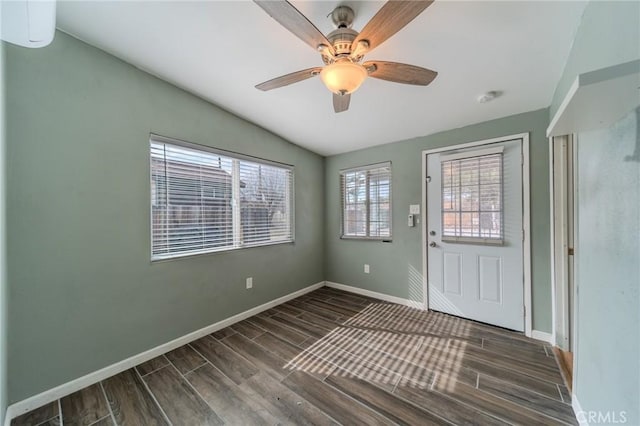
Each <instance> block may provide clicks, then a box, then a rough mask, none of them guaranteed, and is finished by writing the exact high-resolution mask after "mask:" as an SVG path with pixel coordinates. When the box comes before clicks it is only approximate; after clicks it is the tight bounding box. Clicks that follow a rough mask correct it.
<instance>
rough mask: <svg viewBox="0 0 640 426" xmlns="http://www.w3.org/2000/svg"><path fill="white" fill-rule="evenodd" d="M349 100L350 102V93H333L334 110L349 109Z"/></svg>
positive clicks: (342, 110)
mask: <svg viewBox="0 0 640 426" xmlns="http://www.w3.org/2000/svg"><path fill="white" fill-rule="evenodd" d="M349 102H351V95H349V94H347V95H338V94H336V93H334V94H333V110H334V111H335V112H344V111H346V110H348V109H349Z"/></svg>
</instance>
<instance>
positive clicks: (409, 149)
mask: <svg viewBox="0 0 640 426" xmlns="http://www.w3.org/2000/svg"><path fill="white" fill-rule="evenodd" d="M548 114H549V111H548V110H547V109H541V110H538V111H532V112H528V113H524V114H518V115H514V116H511V117H506V118H502V119H499V120H493V121H488V122H484V123H480V124H475V125H472V126H467V127H463V128H459V129H454V130H450V131H446V132H442V133H437V134H434V135H430V136H424V137H420V138H415V139H411V140H407V141H402V142H396V143H391V144H386V145H381V146H377V147H373V148H368V149H363V150H359V151H354V152H350V153H346V154H341V155H336V156H332V157H328V158H327V159H326V167H325V188H326V196H325V200H326V207H325V217H326V231H327V232H326V240H325V244H326V262H327V265H326V272H325V276H326V279H327V280H328V281H333V282H337V283H341V284H347V285H351V286H356V287H360V288H363V289H367V290H372V291H377V292H380V293H384V294H388V295H391V296H396V297H402V298H406V299H410V300H415V301H419V302H422V239H421V235H420V232H421V229H422V228H421V225H420V224H418V226H415V227H413V228H409V227H408V226H407V215H408V213H409V205H410V204H421V202H422V195H421V191H422V184H421V180H422V172H421V167H422V158H421V152H422V151H423V150H425V149H430V148H439V147H443V146H448V145H454V144H460V143H465V142H472V141H478V140H484V139H490V138H495V137H500V136H507V135H512V134H516V133H525V132H529V133H530V164H531V236H532V241H531V247H532V289H533V299H532V301H533V303H532V305H533V328H534V329H535V330H539V331H544V332H551V284H550V280H551V272H550V263H549V244H550V243H549V232H550V230H549V152H548V151H549V145H548V141H547V139H546V137H545V129H546V128H547V125H548ZM427 119H429V118H427ZM390 125H393V124H391V123H390ZM389 160H391V162H392V175H393V188H392V198H393V202H392V209H393V210H392V217H393V242H391V243H382V242H376V241H356V240H341V239H340V217H341V216H340V214H341V213H340V190H339V185H340V181H339V171H340V170H341V169H345V168H349V167H355V166H361V165H365V164H372V163H377V162H382V161H389ZM420 217H421V218H422V215H420ZM365 263H368V264H370V265H371V273H370V274H364V272H363V265H364V264H365Z"/></svg>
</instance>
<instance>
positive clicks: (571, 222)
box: [549, 135, 576, 352]
mask: <svg viewBox="0 0 640 426" xmlns="http://www.w3.org/2000/svg"><path fill="white" fill-rule="evenodd" d="M558 144H566V145H567V146H571V149H570V150H569V149H567V151H566V152H564V153H563V154H561V155H560V158H556V151H555V147H556V145H558ZM575 147H576V144H575V138H574V136H573V135H562V136H552V137H550V138H549V200H550V206H551V209H550V224H551V227H550V229H551V238H550V242H551V289H552V292H551V306H552V325H553V330H552V344H553V345H555V346H558V347H559V348H560V349H562V350H564V351H569V352H572V350H571V349H572V348H573V347H575V345H574V343H575V342H574V334H575V329H574V325H575V321H574V318H572V312H571V309H570V305H569V298H571V299H572V300H573V303H574V306H575V301H576V298H575V270H574V268H573V262H574V260H575V259H574V256H571V255H569V252H568V251H569V246H573V247H574V248H575V238H576V233H575V223H576V222H575V214H576V212H575V210H576V206H575V203H576V183H575V182H576V170H575V169H576V168H575V164H576V161H575V151H576V149H575ZM569 164H571V167H569ZM556 171H557V172H558V174H559V176H556ZM569 174H571V176H570V175H569ZM569 179H571V182H572V185H571V188H569V190H567V186H568V182H569ZM556 182H558V183H559V184H560V185H559V186H560V187H559V191H556ZM569 191H571V192H569ZM570 202H571V203H572V204H573V206H574V207H573V211H572V212H570V211H569V210H568V203H570ZM558 220H559V221H558ZM570 228H571V229H574V230H573V232H572V233H571V235H570V234H569V229H570ZM571 237H573V239H574V241H570V239H571ZM570 274H571V276H570ZM571 279H572V280H573V281H574V285H573V287H574V288H573V293H571V294H570V290H571V289H570V285H569V283H570V280H571ZM570 324H571V325H570ZM559 331H560V333H561V334H560V335H559V334H558V332H559Z"/></svg>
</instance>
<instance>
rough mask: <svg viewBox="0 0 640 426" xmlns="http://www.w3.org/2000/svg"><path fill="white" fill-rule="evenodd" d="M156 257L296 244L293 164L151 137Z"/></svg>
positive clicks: (153, 229)
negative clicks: (294, 234)
mask: <svg viewBox="0 0 640 426" xmlns="http://www.w3.org/2000/svg"><path fill="white" fill-rule="evenodd" d="M150 155H151V259H152V260H161V259H167V258H173V257H179V256H186V255H193V254H200V253H208V252H213V251H222V250H231V249H238V248H243V247H253V246H261V245H267V244H278V243H287V242H292V241H293V167H292V166H287V165H283V164H278V163H272V162H268V161H265V160H259V159H255V158H251V157H245V156H240V155H237V154H231V153H228V152H224V151H218V150H215V149H210V148H208V147H203V146H198V145H192V144H188V143H185V142H179V141H175V140H172V139H168V138H164V137H161V136H155V135H152V137H151V138H150Z"/></svg>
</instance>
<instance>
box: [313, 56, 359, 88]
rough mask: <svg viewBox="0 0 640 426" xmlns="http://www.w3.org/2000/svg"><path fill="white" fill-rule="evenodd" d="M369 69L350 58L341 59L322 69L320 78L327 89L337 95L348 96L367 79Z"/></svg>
mask: <svg viewBox="0 0 640 426" xmlns="http://www.w3.org/2000/svg"><path fill="white" fill-rule="evenodd" d="M367 75H368V73H367V69H366V68H365V67H364V66H362V65H360V64H357V63H354V62H352V61H351V60H350V59H349V58H341V59H338V60H336V61H335V62H334V63H332V64H329V65H327V66H325V67H324V68H322V71H320V78H321V79H322V82H323V83H324V85H325V86H327V89H329V90H330V91H331V92H333V93H335V94H337V95H348V94H351V93H353V92H355V91H356V90H358V87H360V85H361V84H362V82H363V81H364V80H365V79H366V78H367Z"/></svg>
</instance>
